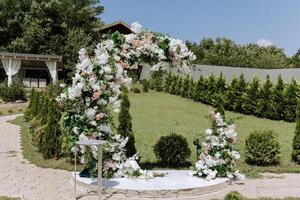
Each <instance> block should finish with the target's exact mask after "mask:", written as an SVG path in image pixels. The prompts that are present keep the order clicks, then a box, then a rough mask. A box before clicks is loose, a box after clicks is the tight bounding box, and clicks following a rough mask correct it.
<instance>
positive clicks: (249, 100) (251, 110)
mask: <svg viewBox="0 0 300 200" xmlns="http://www.w3.org/2000/svg"><path fill="white" fill-rule="evenodd" d="M259 90H260V82H259V79H258V78H257V77H254V78H253V80H252V82H251V83H250V84H249V87H248V89H247V91H246V95H245V98H244V101H243V105H242V107H243V111H244V112H245V114H248V115H251V114H253V115H255V114H256V107H257V103H258V98H259Z"/></svg>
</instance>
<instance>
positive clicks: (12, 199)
mask: <svg viewBox="0 0 300 200" xmlns="http://www.w3.org/2000/svg"><path fill="white" fill-rule="evenodd" d="M0 200H21V199H20V198H11V197H4V196H1V197H0Z"/></svg>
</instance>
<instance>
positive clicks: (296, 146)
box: [292, 99, 300, 164]
mask: <svg viewBox="0 0 300 200" xmlns="http://www.w3.org/2000/svg"><path fill="white" fill-rule="evenodd" d="M292 160H293V161H294V162H297V163H299V164H300V99H299V100H298V105H297V111H296V130H295V136H294V139H293V152H292Z"/></svg>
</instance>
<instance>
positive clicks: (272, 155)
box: [245, 130, 280, 166]
mask: <svg viewBox="0 0 300 200" xmlns="http://www.w3.org/2000/svg"><path fill="white" fill-rule="evenodd" d="M245 143H246V146H245V149H246V162H247V163H248V164H251V165H258V166H266V165H272V164H278V163H279V160H280V156H279V154H280V145H279V142H278V135H277V134H275V133H274V132H273V131H271V130H265V131H253V132H251V133H250V135H249V136H248V138H247V139H246V141H245Z"/></svg>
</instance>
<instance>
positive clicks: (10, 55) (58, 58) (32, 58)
mask: <svg viewBox="0 0 300 200" xmlns="http://www.w3.org/2000/svg"><path fill="white" fill-rule="evenodd" d="M0 58H13V59H16V60H30V61H57V62H62V56H57V55H42V54H28V53H9V52H0Z"/></svg>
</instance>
